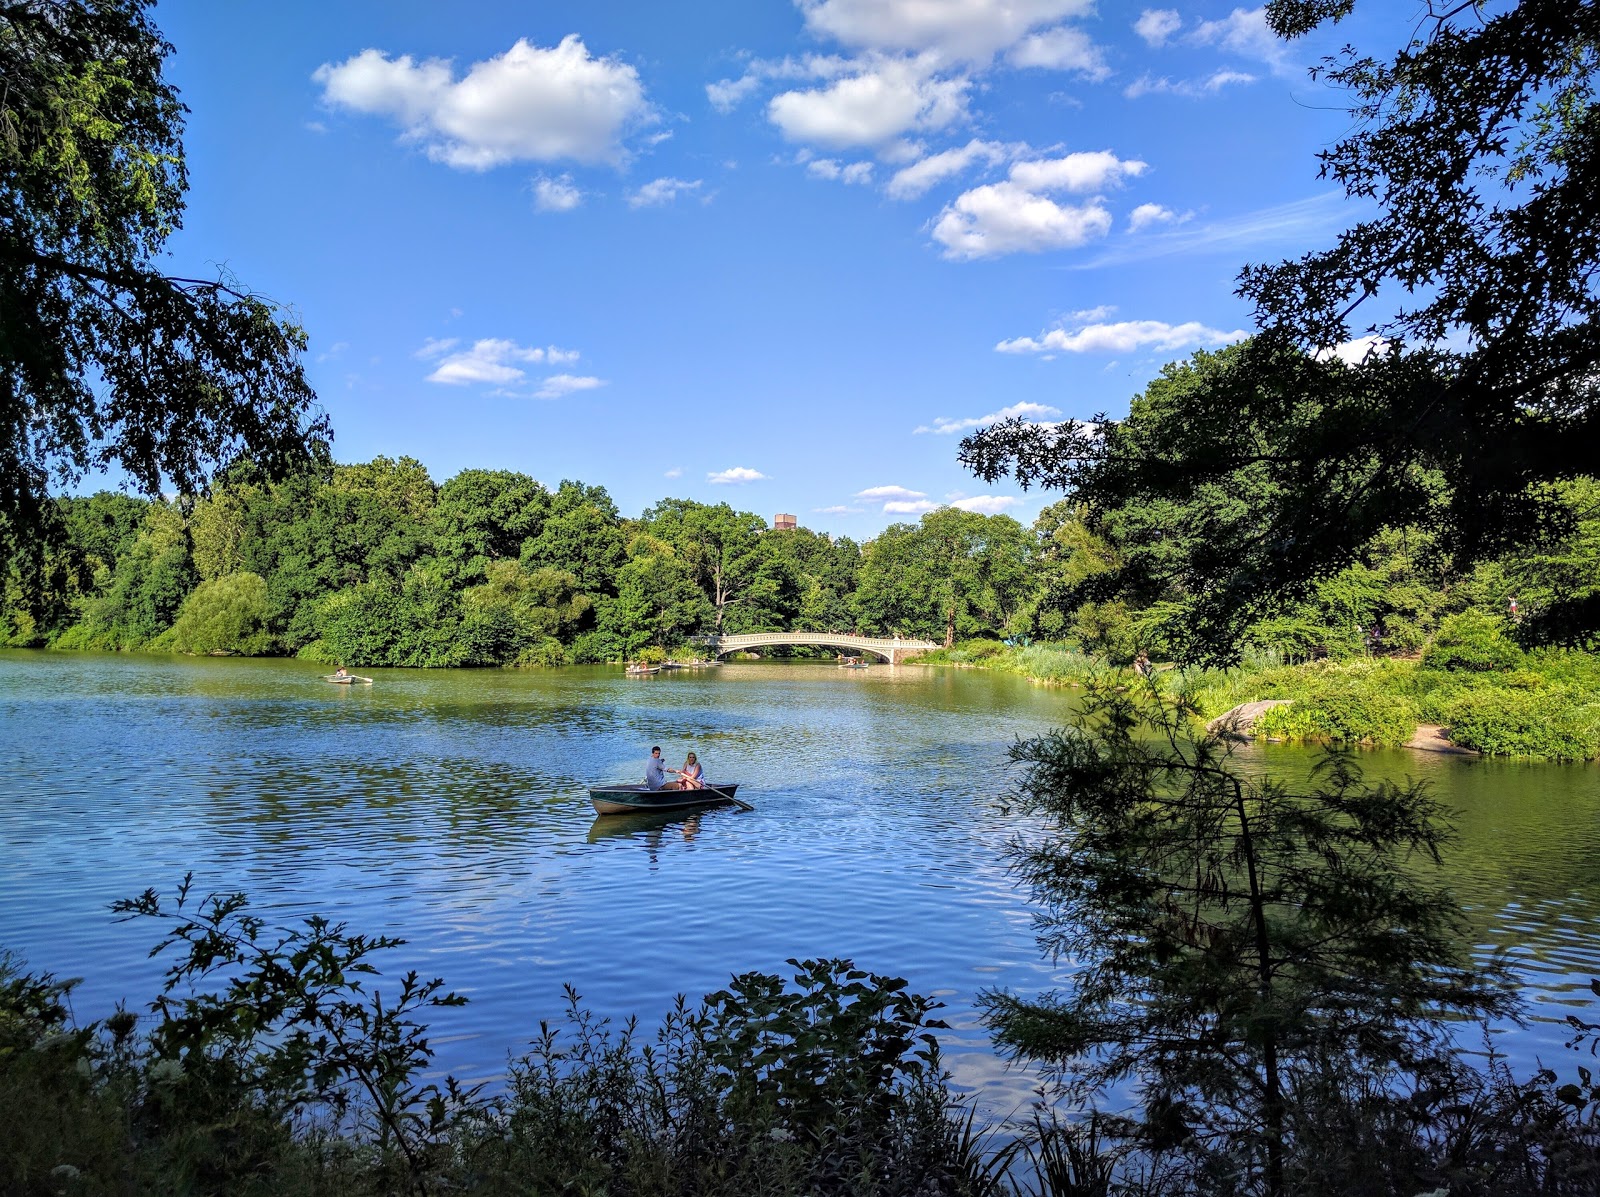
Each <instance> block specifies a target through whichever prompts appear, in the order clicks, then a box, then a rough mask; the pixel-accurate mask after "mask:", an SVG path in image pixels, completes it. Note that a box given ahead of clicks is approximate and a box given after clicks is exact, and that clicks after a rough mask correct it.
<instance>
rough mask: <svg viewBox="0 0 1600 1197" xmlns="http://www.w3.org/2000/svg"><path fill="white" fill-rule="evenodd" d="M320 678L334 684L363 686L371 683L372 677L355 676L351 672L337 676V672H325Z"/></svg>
mask: <svg viewBox="0 0 1600 1197" xmlns="http://www.w3.org/2000/svg"><path fill="white" fill-rule="evenodd" d="M322 680H323V681H325V682H332V683H333V684H334V685H335V686H353V685H356V684H360V685H363V686H370V685H372V679H371V678H370V677H357V676H356V675H355V674H353V673H347V674H345V675H344V676H343V677H341V676H339V675H338V674H337V673H325V674H323V675H322Z"/></svg>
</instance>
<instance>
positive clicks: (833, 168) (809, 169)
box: [806, 158, 872, 183]
mask: <svg viewBox="0 0 1600 1197" xmlns="http://www.w3.org/2000/svg"><path fill="white" fill-rule="evenodd" d="M806 173H807V174H809V175H810V176H811V177H812V178H815V179H837V180H839V181H840V182H843V183H870V182H872V163H870V162H847V163H843V164H841V163H839V162H837V161H835V160H834V159H832V158H813V159H811V160H810V161H809V162H807V163H806Z"/></svg>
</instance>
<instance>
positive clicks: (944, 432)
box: [912, 403, 1061, 436]
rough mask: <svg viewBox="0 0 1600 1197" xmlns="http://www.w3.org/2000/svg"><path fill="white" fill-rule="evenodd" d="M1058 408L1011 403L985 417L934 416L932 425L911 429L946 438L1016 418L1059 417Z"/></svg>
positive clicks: (1037, 404) (1041, 404)
mask: <svg viewBox="0 0 1600 1197" xmlns="http://www.w3.org/2000/svg"><path fill="white" fill-rule="evenodd" d="M1060 414H1061V411H1060V409H1059V408H1055V407H1047V406H1046V405H1045V404H1043V403H1013V404H1012V405H1011V406H1010V407H1002V408H1001V409H1000V410H999V411H992V412H990V413H989V414H988V415H986V416H969V417H967V418H966V419H961V420H952V419H949V418H948V417H946V416H936V417H934V421H933V423H932V424H924V425H922V427H920V428H914V429H912V431H913V432H932V433H935V434H937V435H939V436H948V435H949V434H951V433H955V432H963V431H965V430H966V429H968V428H979V427H987V426H988V425H990V424H998V423H999V422H1000V421H1001V420H1012V419H1016V418H1017V417H1019V416H1020V417H1022V418H1024V419H1026V418H1028V417H1029V416H1036V417H1044V416H1059V415H1060Z"/></svg>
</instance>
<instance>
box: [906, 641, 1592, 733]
mask: <svg viewBox="0 0 1600 1197" xmlns="http://www.w3.org/2000/svg"><path fill="white" fill-rule="evenodd" d="M920 661H921V662H922V663H924V664H929V665H940V664H944V665H965V666H970V667H976V668H985V669H997V670H1002V671H1005V672H1009V673H1017V674H1021V675H1023V676H1025V677H1030V678H1033V679H1035V680H1037V681H1041V682H1047V683H1052V684H1060V683H1064V682H1082V681H1086V680H1088V679H1089V678H1091V677H1094V676H1095V675H1096V674H1098V673H1102V672H1105V671H1106V670H1109V669H1112V668H1113V666H1112V665H1110V664H1109V663H1107V662H1106V661H1105V660H1104V659H1103V658H1099V657H1094V656H1089V655H1086V654H1084V653H1081V652H1078V651H1076V650H1074V649H1073V648H1072V647H1070V646H1068V645H1032V646H1029V647H1019V646H1008V645H1005V644H1001V643H999V642H998V641H992V640H980V641H971V642H968V643H965V644H960V645H957V646H956V647H955V648H953V649H941V650H939V651H938V652H935V653H929V654H927V655H926V656H923V657H922V658H920ZM1156 676H1157V678H1158V680H1159V681H1160V683H1161V685H1162V686H1163V688H1164V689H1168V690H1170V691H1172V692H1174V693H1177V694H1179V695H1181V696H1182V697H1184V698H1185V699H1186V700H1187V701H1188V702H1189V704H1190V705H1191V706H1192V707H1193V708H1194V710H1195V712H1196V714H1197V715H1198V716H1200V717H1201V718H1202V719H1214V718H1216V717H1217V716H1218V715H1221V714H1224V713H1225V712H1227V711H1229V710H1231V709H1232V708H1234V707H1235V706H1238V705H1239V704H1241V703H1246V702H1254V701H1257V700H1260V699H1288V700H1290V701H1289V703H1288V704H1287V705H1284V706H1279V707H1274V708H1272V709H1271V710H1268V711H1267V712H1265V713H1264V714H1263V715H1262V716H1261V717H1260V718H1259V719H1258V720H1257V721H1256V722H1255V724H1254V725H1253V726H1252V727H1251V729H1250V730H1251V732H1252V734H1254V735H1256V736H1265V737H1270V738H1274V739H1284V740H1297V741H1310V742H1328V743H1343V744H1368V745H1375V746H1392V745H1399V744H1404V743H1405V742H1406V741H1407V740H1408V739H1410V738H1411V736H1412V735H1413V733H1414V732H1415V731H1416V729H1417V727H1418V725H1419V724H1439V725H1441V726H1443V727H1445V728H1446V729H1447V730H1448V735H1449V738H1450V740H1451V741H1452V742H1453V743H1455V744H1457V745H1460V746H1461V747H1463V748H1470V749H1474V750H1476V751H1478V752H1482V753H1485V754H1488V755H1492V756H1514V757H1529V758H1535V759H1542V760H1554V761H1581V760H1591V759H1595V758H1597V757H1600V656H1597V655H1596V654H1594V653H1587V652H1581V651H1577V650H1567V649H1540V650H1535V651H1532V652H1524V651H1523V650H1522V649H1520V648H1518V647H1517V646H1516V645H1515V644H1514V643H1513V642H1512V641H1511V640H1510V639H1509V637H1507V636H1506V635H1505V634H1504V631H1503V629H1502V628H1500V627H1499V626H1498V625H1497V623H1496V622H1495V621H1493V620H1489V619H1486V618H1484V617H1482V616H1478V615H1473V614H1471V613H1468V614H1466V615H1462V616H1454V617H1451V618H1450V619H1447V620H1446V621H1445V622H1444V624H1443V626H1442V627H1441V628H1440V631H1439V633H1438V635H1437V636H1436V637H1435V638H1434V639H1433V640H1432V642H1431V643H1429V644H1428V646H1427V647H1426V649H1425V650H1424V651H1423V652H1422V653H1421V655H1420V656H1417V657H1413V658H1398V657H1381V656H1378V657H1352V658H1347V659H1343V660H1335V659H1326V660H1320V661H1309V662H1300V663H1285V662H1283V661H1281V660H1278V659H1275V658H1273V657H1270V656H1261V657H1255V658H1252V659H1248V660H1247V661H1246V662H1245V663H1244V664H1242V665H1240V666H1239V667H1237V668H1234V669H1227V670H1178V669H1170V668H1161V669H1159V671H1158V673H1157V674H1156Z"/></svg>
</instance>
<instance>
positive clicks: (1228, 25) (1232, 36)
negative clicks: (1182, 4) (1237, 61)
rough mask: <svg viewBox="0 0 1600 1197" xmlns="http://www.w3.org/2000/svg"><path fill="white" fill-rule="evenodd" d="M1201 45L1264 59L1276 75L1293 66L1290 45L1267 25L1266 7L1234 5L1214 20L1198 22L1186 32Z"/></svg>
mask: <svg viewBox="0 0 1600 1197" xmlns="http://www.w3.org/2000/svg"><path fill="white" fill-rule="evenodd" d="M1189 40H1190V41H1192V42H1194V43H1195V44H1196V45H1200V46H1220V47H1222V49H1224V50H1227V51H1230V52H1231V53H1234V54H1238V55H1239V56H1240V57H1243V58H1254V59H1256V60H1257V61H1259V62H1264V63H1266V64H1267V65H1268V66H1270V67H1271V68H1272V69H1273V71H1275V72H1277V73H1278V74H1286V73H1289V72H1291V71H1292V70H1293V69H1294V68H1293V66H1292V64H1291V63H1290V61H1289V46H1288V43H1287V42H1284V41H1282V40H1281V39H1280V38H1279V37H1278V35H1277V34H1275V33H1273V32H1272V30H1271V28H1270V27H1269V26H1268V25H1267V10H1266V8H1264V7H1263V8H1249V9H1246V8H1236V9H1234V10H1233V11H1232V12H1230V13H1229V14H1228V15H1227V16H1225V17H1223V18H1221V19H1220V20H1216V21H1201V22H1200V24H1198V25H1197V26H1195V28H1194V31H1193V32H1192V33H1190V34H1189Z"/></svg>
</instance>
